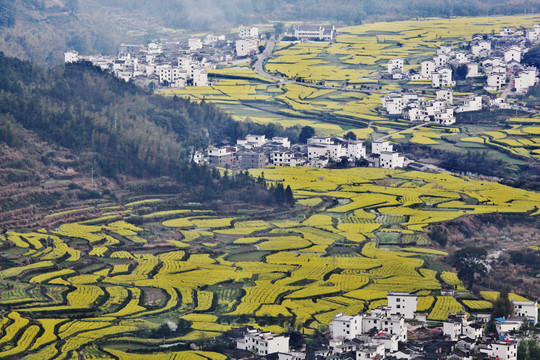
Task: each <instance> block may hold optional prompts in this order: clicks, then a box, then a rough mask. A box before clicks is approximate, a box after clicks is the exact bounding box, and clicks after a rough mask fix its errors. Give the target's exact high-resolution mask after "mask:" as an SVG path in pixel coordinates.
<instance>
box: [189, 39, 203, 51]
mask: <svg viewBox="0 0 540 360" xmlns="http://www.w3.org/2000/svg"><path fill="white" fill-rule="evenodd" d="M188 47H189V50H191V51H195V50H199V49H202V41H201V39H199V38H193V39H189V40H188Z"/></svg>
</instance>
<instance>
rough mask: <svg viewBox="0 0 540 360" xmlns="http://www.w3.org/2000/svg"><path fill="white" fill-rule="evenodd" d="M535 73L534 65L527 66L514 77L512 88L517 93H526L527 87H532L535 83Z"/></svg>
mask: <svg viewBox="0 0 540 360" xmlns="http://www.w3.org/2000/svg"><path fill="white" fill-rule="evenodd" d="M536 74H537V70H536V68H535V67H529V68H527V69H525V70H523V71H521V72H520V73H519V74H518V75H517V76H516V77H515V78H514V88H515V89H516V92H517V93H519V94H523V93H526V92H527V91H528V90H529V88H531V87H533V86H534V85H535V84H536Z"/></svg>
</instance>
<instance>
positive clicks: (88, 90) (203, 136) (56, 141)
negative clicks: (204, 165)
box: [0, 55, 266, 178]
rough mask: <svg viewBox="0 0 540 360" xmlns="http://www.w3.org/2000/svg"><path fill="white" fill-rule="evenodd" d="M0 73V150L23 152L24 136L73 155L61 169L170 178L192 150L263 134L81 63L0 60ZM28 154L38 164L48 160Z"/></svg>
mask: <svg viewBox="0 0 540 360" xmlns="http://www.w3.org/2000/svg"><path fill="white" fill-rule="evenodd" d="M0 69H2V71H0V144H1V143H2V142H3V143H5V145H7V146H6V148H9V147H10V148H13V149H14V150H17V149H21V148H24V149H25V151H28V149H30V148H32V144H31V143H29V141H28V139H29V136H30V135H31V137H33V138H37V139H38V141H42V142H44V143H46V144H48V145H51V146H52V145H54V146H55V147H58V148H62V149H66V150H68V151H69V152H70V153H71V154H72V155H70V156H75V157H76V159H74V160H72V161H71V162H70V165H69V166H70V167H73V168H74V169H75V170H79V171H80V170H84V171H88V172H89V171H90V169H91V167H94V168H95V170H96V173H97V174H99V175H103V176H106V177H110V178H116V177H117V176H119V175H130V176H133V177H138V178H144V177H158V176H176V175H178V171H180V170H179V169H180V167H181V166H183V165H182V164H184V163H186V162H187V161H188V153H189V151H190V149H191V148H192V147H195V148H200V147H203V146H208V145H209V144H219V143H220V142H221V141H227V142H231V141H232V142H234V141H235V140H236V138H237V137H239V136H244V135H245V134H246V132H248V131H254V132H255V131H265V130H266V129H265V128H264V127H261V126H260V125H255V124H239V123H237V122H235V121H233V120H232V119H231V118H230V116H229V115H228V114H226V113H224V112H222V111H220V110H219V109H218V108H216V107H215V106H214V105H211V104H205V103H201V104H198V103H193V102H190V101H188V100H185V99H181V98H165V97H162V96H159V95H153V94H150V93H146V92H144V91H143V90H141V89H139V88H137V87H136V86H135V85H133V84H131V83H126V82H124V81H123V80H119V79H117V78H115V77H114V76H112V75H110V74H108V73H105V72H102V71H101V70H100V69H99V68H96V67H93V66H92V65H91V64H89V63H74V64H66V65H60V66H56V67H53V68H41V67H39V66H38V65H35V64H32V63H30V62H27V61H22V60H19V59H15V58H9V57H5V56H3V55H0ZM29 134H30V135H29ZM32 142H35V140H32ZM35 151H37V152H39V151H42V152H44V153H43V154H41V155H42V156H43V158H44V159H43V161H44V162H48V160H47V158H48V157H49V158H50V157H51V156H52V155H51V154H48V153H49V152H48V151H45V150H43V149H42V150H40V149H35ZM4 160H5V159H4Z"/></svg>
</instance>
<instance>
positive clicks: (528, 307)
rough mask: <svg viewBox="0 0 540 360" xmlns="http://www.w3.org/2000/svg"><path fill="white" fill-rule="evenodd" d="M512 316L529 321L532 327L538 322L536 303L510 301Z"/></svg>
mask: <svg viewBox="0 0 540 360" xmlns="http://www.w3.org/2000/svg"><path fill="white" fill-rule="evenodd" d="M512 305H513V306H514V316H517V317H524V318H527V319H529V321H530V322H532V323H533V325H536V323H537V322H538V302H536V301H534V302H533V301H512Z"/></svg>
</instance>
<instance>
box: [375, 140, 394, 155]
mask: <svg viewBox="0 0 540 360" xmlns="http://www.w3.org/2000/svg"><path fill="white" fill-rule="evenodd" d="M392 149H393V146H392V144H390V142H389V141H385V140H375V141H373V142H372V143H371V153H372V154H380V153H381V152H383V151H387V152H389V151H392Z"/></svg>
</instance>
